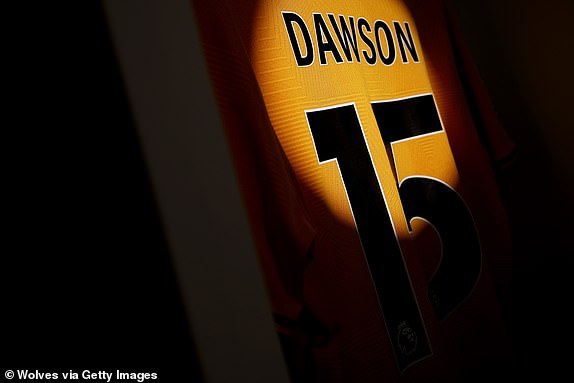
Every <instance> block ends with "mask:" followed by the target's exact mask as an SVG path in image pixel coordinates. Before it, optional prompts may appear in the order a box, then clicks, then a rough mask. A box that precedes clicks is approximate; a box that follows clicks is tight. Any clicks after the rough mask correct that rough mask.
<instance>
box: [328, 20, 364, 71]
mask: <svg viewBox="0 0 574 383" xmlns="http://www.w3.org/2000/svg"><path fill="white" fill-rule="evenodd" d="M328 16H329V20H330V21H331V25H332V26H333V29H334V30H335V34H336V35H337V39H338V40H339V44H341V48H343V53H345V57H346V58H347V61H349V62H353V56H352V55H351V49H350V48H353V52H354V53H355V58H356V59H357V62H361V59H360V56H359V48H358V46H357V34H356V33H355V19H354V18H353V16H349V23H350V24H351V32H349V27H348V26H347V22H346V21H345V17H344V16H343V15H339V22H340V23H341V30H342V31H343V33H342V34H341V30H339V27H338V26H337V22H336V20H335V16H334V15H333V14H332V13H330V14H328Z"/></svg>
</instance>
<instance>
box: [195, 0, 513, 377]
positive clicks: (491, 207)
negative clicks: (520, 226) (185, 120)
mask: <svg viewBox="0 0 574 383" xmlns="http://www.w3.org/2000/svg"><path fill="white" fill-rule="evenodd" d="M192 5H193V7H194V10H195V14H196V16H197V19H198V23H199V27H200V32H201V36H202V41H203V46H204V51H205V57H206V60H207V63H208V67H209V70H210V75H211V79H212V84H213V90H214V93H215V96H216V98H217V100H218V104H219V108H220V112H221V118H222V120H223V123H224V126H225V129H226V132H227V135H228V139H229V143H230V148H231V151H232V155H233V159H234V162H235V165H236V169H237V173H238V176H239V181H240V184H241V188H242V193H243V196H244V199H245V203H246V207H247V211H248V214H249V219H250V224H251V226H252V229H253V235H254V239H255V243H256V246H257V251H258V254H259V259H260V262H261V266H262V271H263V274H264V277H265V280H266V284H267V287H268V293H269V298H270V303H271V306H272V310H273V315H274V318H275V321H276V324H277V329H278V331H279V333H280V334H281V337H282V339H284V341H285V343H284V346H285V356H286V360H287V361H288V363H289V367H290V371H291V374H292V375H291V377H292V379H293V381H304V382H307V381H309V382H395V381H397V382H398V381H400V382H416V381H425V382H426V381H429V382H433V381H436V382H448V381H453V382H460V381H482V380H483V379H491V378H493V377H496V376H500V375H499V374H503V373H504V372H505V371H506V372H508V371H510V368H511V366H512V361H513V358H512V349H511V342H510V339H509V336H508V331H507V320H508V317H509V310H508V305H509V302H510V299H509V291H510V253H511V245H510V241H509V235H508V227H507V222H506V218H505V214H504V211H503V206H502V204H501V201H500V198H499V196H498V193H497V187H496V183H495V177H494V173H493V164H496V163H497V162H500V161H503V160H504V159H505V158H508V156H509V154H510V153H511V152H512V148H513V145H512V142H511V141H510V140H509V139H508V137H507V136H506V134H505V133H504V130H503V129H502V128H501V127H500V125H499V124H498V122H497V120H496V116H495V114H494V113H493V111H492V108H491V107H490V104H489V103H488V97H487V96H486V93H485V92H484V90H483V89H482V87H481V83H480V79H479V78H478V77H477V76H476V74H475V72H474V69H473V67H472V63H471V60H470V59H469V57H470V56H469V55H468V53H466V52H465V50H464V47H463V46H462V44H461V40H460V39H459V38H458V37H457V36H458V33H457V32H456V28H455V27H454V26H452V23H451V22H450V21H449V20H450V17H449V16H448V13H446V12H445V8H444V6H443V5H442V4H441V3H440V2H436V1H398V0H381V1H352V2H350V1H327V0H322V1H313V2H307V1H292V0H291V1H285V0H277V1H254V0H250V1H224V0H217V1H209V2H201V1H193V0H192ZM463 85H464V86H463Z"/></svg>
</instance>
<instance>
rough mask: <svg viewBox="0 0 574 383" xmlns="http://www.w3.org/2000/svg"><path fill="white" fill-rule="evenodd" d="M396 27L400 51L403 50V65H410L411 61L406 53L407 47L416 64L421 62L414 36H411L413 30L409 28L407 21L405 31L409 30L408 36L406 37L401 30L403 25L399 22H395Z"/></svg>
mask: <svg viewBox="0 0 574 383" xmlns="http://www.w3.org/2000/svg"><path fill="white" fill-rule="evenodd" d="M393 25H394V26H395V31H396V33H397V40H398V41H399V49H400V50H401V59H402V60H403V63H405V64H406V63H408V62H409V60H408V58H407V53H406V51H405V45H406V46H407V49H408V51H409V53H410V54H411V58H412V59H413V61H414V62H416V63H418V62H419V56H418V54H417V49H416V46H415V42H414V40H413V35H412V34H411V28H410V27H409V23H407V22H406V21H405V29H406V30H407V35H406V36H405V32H404V31H403V29H402V28H401V24H400V23H399V22H398V21H395V22H393Z"/></svg>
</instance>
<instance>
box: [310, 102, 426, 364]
mask: <svg viewBox="0 0 574 383" xmlns="http://www.w3.org/2000/svg"><path fill="white" fill-rule="evenodd" d="M306 114H307V121H308V124H309V128H310V130H311V135H312V137H313V141H314V144H315V150H316V152H317V156H318V159H319V163H320V164H323V163H325V162H329V161H333V160H335V161H336V162H337V164H338V166H339V171H340V173H341V177H342V180H343V185H344V187H345V190H346V192H347V197H348V199H349V203H350V205H351V211H352V213H353V217H354V219H355V225H356V227H357V231H358V234H359V238H360V240H361V245H362V247H363V253H364V256H365V259H366V261H367V265H368V268H369V271H370V273H371V278H372V280H373V283H374V286H375V291H376V293H377V296H378V299H379V304H380V307H381V310H382V312H383V318H384V321H385V325H386V327H387V331H388V332H389V337H390V340H391V343H392V345H393V349H394V352H395V356H396V357H397V363H398V365H399V369H400V370H401V371H402V370H404V369H405V368H406V367H408V366H409V365H411V364H413V363H415V362H416V361H418V360H420V359H422V358H424V357H426V356H428V355H430V354H431V353H432V351H431V347H430V343H429V340H428V337H427V335H426V330H425V327H424V324H423V320H422V317H421V314H420V311H419V307H418V303H417V300H416V297H415V294H414V292H413V288H412V285H411V282H410V279H409V275H408V271H407V269H406V265H405V262H404V259H403V255H402V253H401V250H400V247H399V243H398V240H397V237H396V235H395V232H394V229H393V226H392V221H391V217H390V215H389V211H388V209H387V205H386V202H385V199H384V196H383V194H382V190H381V187H380V186H379V182H378V179H377V176H376V173H375V169H374V165H373V162H372V159H371V156H370V154H369V150H368V147H367V143H366V140H365V137H364V133H363V130H362V127H361V124H360V121H359V117H358V114H357V111H356V109H355V106H354V105H342V106H337V107H333V108H329V109H321V110H313V111H307V112H306Z"/></svg>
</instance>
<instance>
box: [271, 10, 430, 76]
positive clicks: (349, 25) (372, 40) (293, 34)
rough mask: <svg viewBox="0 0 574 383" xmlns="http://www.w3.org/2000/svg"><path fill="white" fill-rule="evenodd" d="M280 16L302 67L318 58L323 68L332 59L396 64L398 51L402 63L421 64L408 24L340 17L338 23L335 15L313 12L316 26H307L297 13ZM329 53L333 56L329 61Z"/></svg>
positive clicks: (285, 13) (298, 62) (371, 63)
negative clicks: (371, 21) (372, 21)
mask: <svg viewBox="0 0 574 383" xmlns="http://www.w3.org/2000/svg"><path fill="white" fill-rule="evenodd" d="M281 14H282V16H283V22H284V23H285V28H286V29H287V34H288V36H289V42H290V43H291V48H292V49H293V54H294V55H295V60H296V61H297V66H299V67H306V66H310V65H312V64H313V63H315V62H316V58H318V59H319V63H320V65H327V64H328V63H332V62H333V61H332V60H334V62H335V63H337V64H341V63H343V62H345V61H346V62H348V63H351V62H358V63H360V62H362V60H364V61H365V62H367V63H368V64H369V65H375V64H377V63H382V64H383V65H393V64H394V63H395V62H396V61H397V49H398V51H399V55H400V60H401V62H402V63H403V64H407V63H409V62H410V61H412V62H414V63H418V62H419V55H418V52H417V47H416V45H415V42H414V39H413V36H412V34H411V28H410V26H409V23H408V22H407V21H404V22H403V23H400V22H398V21H393V22H392V23H387V22H386V21H383V20H376V21H375V22H374V23H370V22H369V21H368V20H367V19H365V18H364V17H359V18H357V19H355V17H353V16H348V17H347V18H345V16H343V15H339V21H338V22H337V18H336V17H335V15H334V14H332V13H327V14H326V16H325V15H322V14H321V13H313V25H307V23H306V22H305V20H303V18H302V17H301V16H299V15H298V14H297V13H295V12H289V11H283V12H281ZM327 20H328V21H329V22H328V23H327ZM335 39H336V40H337V41H338V45H337V44H336V43H335ZM327 53H330V55H331V58H329V61H328V60H327Z"/></svg>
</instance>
